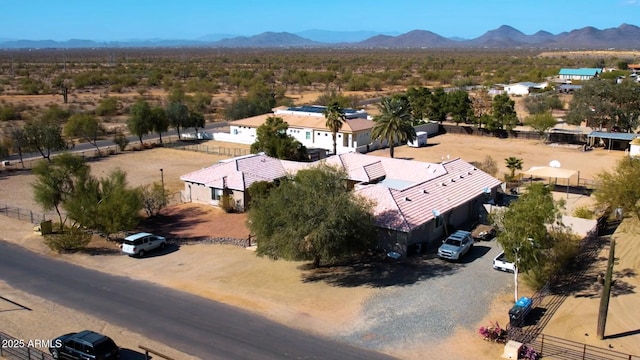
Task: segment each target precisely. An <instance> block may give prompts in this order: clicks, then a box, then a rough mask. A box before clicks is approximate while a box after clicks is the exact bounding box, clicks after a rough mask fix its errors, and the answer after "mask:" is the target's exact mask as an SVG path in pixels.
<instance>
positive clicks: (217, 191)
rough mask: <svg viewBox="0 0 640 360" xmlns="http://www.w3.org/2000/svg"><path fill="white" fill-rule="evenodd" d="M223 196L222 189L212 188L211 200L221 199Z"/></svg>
mask: <svg viewBox="0 0 640 360" xmlns="http://www.w3.org/2000/svg"><path fill="white" fill-rule="evenodd" d="M221 197H222V189H216V188H211V200H216V201H218V200H220V198H221Z"/></svg>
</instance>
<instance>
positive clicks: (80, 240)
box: [44, 228, 91, 254]
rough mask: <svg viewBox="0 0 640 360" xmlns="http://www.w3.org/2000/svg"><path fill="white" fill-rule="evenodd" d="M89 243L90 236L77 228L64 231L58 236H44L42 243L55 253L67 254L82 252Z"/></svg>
mask: <svg viewBox="0 0 640 360" xmlns="http://www.w3.org/2000/svg"><path fill="white" fill-rule="evenodd" d="M89 242H91V235H89V234H87V233H85V232H83V231H82V230H80V229H78V228H71V229H66V230H65V231H64V232H62V233H60V234H50V235H45V237H44V243H45V244H46V245H47V246H48V247H49V248H50V249H51V250H53V251H55V252H57V253H59V254H60V253H69V252H75V251H79V250H82V249H84V248H86V247H87V245H89Z"/></svg>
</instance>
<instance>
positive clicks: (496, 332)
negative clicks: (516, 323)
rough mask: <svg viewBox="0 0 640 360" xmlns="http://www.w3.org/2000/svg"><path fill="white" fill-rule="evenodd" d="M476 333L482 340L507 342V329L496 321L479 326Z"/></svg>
mask: <svg viewBox="0 0 640 360" xmlns="http://www.w3.org/2000/svg"><path fill="white" fill-rule="evenodd" d="M478 333H479V334H480V335H481V336H482V338H483V339H484V340H487V341H493V342H497V343H500V344H504V343H506V342H507V330H505V329H503V328H502V327H500V325H499V324H498V322H497V321H496V322H495V323H493V322H492V323H491V325H489V326H486V327H485V326H481V327H480V329H479V330H478Z"/></svg>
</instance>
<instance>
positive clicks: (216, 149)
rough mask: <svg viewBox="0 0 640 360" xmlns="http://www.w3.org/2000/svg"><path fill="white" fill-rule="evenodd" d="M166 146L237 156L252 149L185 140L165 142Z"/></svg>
mask: <svg viewBox="0 0 640 360" xmlns="http://www.w3.org/2000/svg"><path fill="white" fill-rule="evenodd" d="M165 147H168V148H173V149H179V150H188V151H197V152H203V153H207V154H214V155H225V156H229V157H235V156H244V155H249V154H250V153H251V151H250V150H249V149H246V148H228V147H224V146H214V145H207V144H189V143H185V142H172V143H167V144H165Z"/></svg>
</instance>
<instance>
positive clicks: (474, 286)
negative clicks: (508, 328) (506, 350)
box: [342, 239, 513, 350]
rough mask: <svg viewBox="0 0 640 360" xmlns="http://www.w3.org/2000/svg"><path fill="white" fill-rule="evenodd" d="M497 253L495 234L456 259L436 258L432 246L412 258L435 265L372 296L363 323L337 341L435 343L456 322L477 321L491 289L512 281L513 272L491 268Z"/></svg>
mask: <svg viewBox="0 0 640 360" xmlns="http://www.w3.org/2000/svg"><path fill="white" fill-rule="evenodd" d="M499 252H500V249H499V245H498V244H497V242H496V240H495V239H494V240H491V241H482V242H476V243H475V246H474V248H473V250H472V251H471V252H470V253H469V254H467V255H466V256H465V257H464V258H463V259H462V260H461V262H459V263H452V262H447V261H445V260H441V259H438V258H437V257H436V256H435V251H433V250H432V251H429V253H428V254H426V255H423V256H422V259H416V261H417V262H418V263H419V264H420V265H422V266H432V267H433V268H434V269H438V270H437V271H434V274H433V275H432V276H427V277H426V278H425V279H421V280H420V281H416V282H415V283H413V284H410V285H406V286H404V287H397V286H394V287H393V288H389V289H388V291H383V292H381V293H379V294H377V295H375V296H374V297H372V298H371V299H370V300H369V301H367V302H366V304H365V306H364V309H363V318H364V321H363V323H362V325H360V326H359V327H358V328H357V329H356V330H355V331H353V332H352V333H350V334H349V335H347V336H345V337H343V338H342V340H343V341H347V342H349V343H352V344H355V345H356V346H361V347H364V348H367V349H373V350H382V349H384V348H389V347H394V348H395V347H397V346H402V344H403V343H404V342H405V341H407V340H409V339H411V341H412V342H413V341H416V340H417V341H419V342H422V343H423V345H424V344H428V343H433V344H435V343H437V342H439V341H441V340H443V339H444V338H447V337H449V336H451V335H453V333H454V330H455V328H456V327H459V326H460V327H465V328H470V327H474V326H476V324H477V323H478V322H479V321H481V320H482V319H483V318H484V317H485V316H486V315H487V312H488V310H489V307H490V304H491V301H492V300H493V298H494V296H495V293H496V292H504V291H505V290H507V289H508V288H509V287H511V286H512V284H513V275H512V274H509V273H504V272H500V271H496V270H494V269H493V268H492V260H493V258H494V257H495V256H496V255H498V253H499ZM399 265H400V266H403V265H402V264H399ZM503 325H506V324H503Z"/></svg>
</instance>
